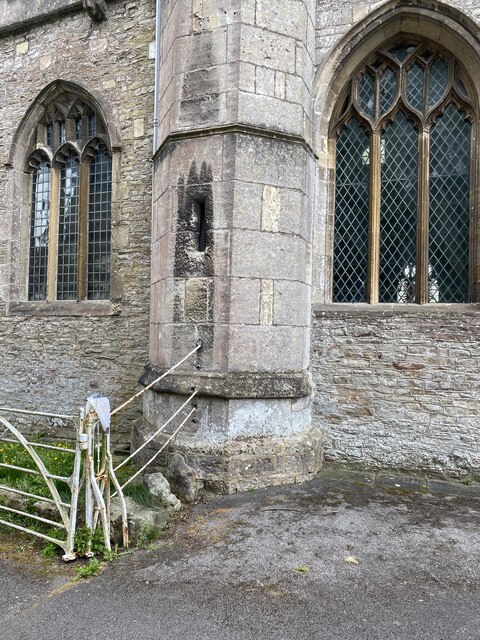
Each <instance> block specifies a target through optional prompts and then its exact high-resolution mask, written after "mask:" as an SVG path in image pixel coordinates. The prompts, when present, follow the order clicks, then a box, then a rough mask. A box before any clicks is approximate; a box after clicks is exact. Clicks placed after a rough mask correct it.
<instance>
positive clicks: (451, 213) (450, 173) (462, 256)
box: [430, 105, 471, 302]
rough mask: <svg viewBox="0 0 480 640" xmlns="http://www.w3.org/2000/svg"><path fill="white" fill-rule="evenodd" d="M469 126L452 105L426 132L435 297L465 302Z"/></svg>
mask: <svg viewBox="0 0 480 640" xmlns="http://www.w3.org/2000/svg"><path fill="white" fill-rule="evenodd" d="M470 142H471V125H470V124H469V123H468V122H467V121H466V120H465V117H464V114H462V113H461V112H460V111H458V109H457V108H456V107H454V106H453V105H450V106H449V107H448V108H447V109H446V111H445V113H444V115H443V116H442V117H441V118H440V119H439V120H438V121H437V122H436V124H435V126H434V127H433V129H432V132H431V137H430V270H431V274H432V275H431V279H432V281H434V283H435V287H436V289H437V290H438V294H437V297H436V298H437V300H432V302H433V301H438V302H468V253H469V252H468V231H469V206H470Z"/></svg>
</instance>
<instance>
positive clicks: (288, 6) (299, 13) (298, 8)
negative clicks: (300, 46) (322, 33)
mask: <svg viewBox="0 0 480 640" xmlns="http://www.w3.org/2000/svg"><path fill="white" fill-rule="evenodd" d="M307 20H308V14H307V7H306V6H305V3H304V2H303V1H302V0H282V2H257V13H256V24H257V26H259V27H261V28H262V29H267V30H269V31H274V32H275V33H279V34H282V35H285V36H289V37H291V38H295V39H296V40H304V39H305V38H306V32H307Z"/></svg>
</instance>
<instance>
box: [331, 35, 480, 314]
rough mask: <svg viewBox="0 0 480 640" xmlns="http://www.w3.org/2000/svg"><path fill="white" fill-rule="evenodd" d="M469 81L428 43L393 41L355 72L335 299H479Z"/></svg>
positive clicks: (341, 170) (340, 185)
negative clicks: (474, 254)
mask: <svg viewBox="0 0 480 640" xmlns="http://www.w3.org/2000/svg"><path fill="white" fill-rule="evenodd" d="M470 87H471V83H470V80H469V79H468V76H467V74H466V72H465V70H464V69H463V68H462V67H461V65H460V63H459V62H458V61H456V60H454V59H453V58H452V56H451V55H449V54H447V52H445V51H443V49H440V48H439V47H438V48H436V47H433V45H431V44H427V43H425V42H417V43H415V42H412V41H409V42H402V41H397V42H396V43H395V42H394V43H392V44H390V45H389V46H388V47H386V48H385V50H381V51H377V52H376V53H375V54H374V55H373V56H372V57H371V58H370V59H368V60H367V61H366V63H365V64H364V66H363V67H362V68H360V69H359V72H358V75H357V76H355V77H354V78H353V81H352V84H351V87H350V88H349V92H350V93H349V94H346V95H345V94H344V95H343V96H342V97H341V103H342V104H348V105H349V107H348V109H347V110H346V111H345V109H344V110H343V111H344V113H342V114H341V115H339V117H338V120H337V121H336V123H335V131H336V187H335V229H334V239H333V287H332V299H333V301H334V302H369V303H377V302H382V303H389V304H409V303H418V304H428V303H429V304H434V303H466V302H472V301H474V298H475V295H474V287H473V286H472V285H473V282H470V281H469V279H470V280H472V271H473V268H472V266H471V264H470V263H471V262H472V258H471V256H470V247H471V245H472V242H471V241H470V238H471V237H472V234H473V232H474V229H473V227H474V222H475V221H474V219H473V217H472V215H471V208H472V205H471V202H472V188H471V174H472V162H471V161H472V158H471V145H472V124H471V123H472V121H473V119H474V118H475V116H476V109H475V102H474V100H473V98H472V91H471V89H470ZM399 88H401V90H400V89H399Z"/></svg>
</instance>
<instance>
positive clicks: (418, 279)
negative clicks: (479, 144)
mask: <svg viewBox="0 0 480 640" xmlns="http://www.w3.org/2000/svg"><path fill="white" fill-rule="evenodd" d="M429 188H430V129H429V128H422V130H421V132H420V134H419V138H418V207H417V209H418V215H417V259H416V276H415V288H416V291H415V302H416V303H417V304H426V303H427V302H428V301H429V295H428V254H429V243H428V231H429V222H428V208H429V200H430V194H429Z"/></svg>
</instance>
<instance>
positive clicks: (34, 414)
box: [0, 407, 77, 420]
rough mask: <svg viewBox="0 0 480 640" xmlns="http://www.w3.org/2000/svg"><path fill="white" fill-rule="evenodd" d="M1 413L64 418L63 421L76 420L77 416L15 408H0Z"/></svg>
mask: <svg viewBox="0 0 480 640" xmlns="http://www.w3.org/2000/svg"><path fill="white" fill-rule="evenodd" d="M0 411H8V412H9V413H24V414H26V415H28V416H46V417H47V418H62V420H76V419H77V416H64V415H62V414H60V413H45V412H44V411H27V409H15V408H14V407H0Z"/></svg>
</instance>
